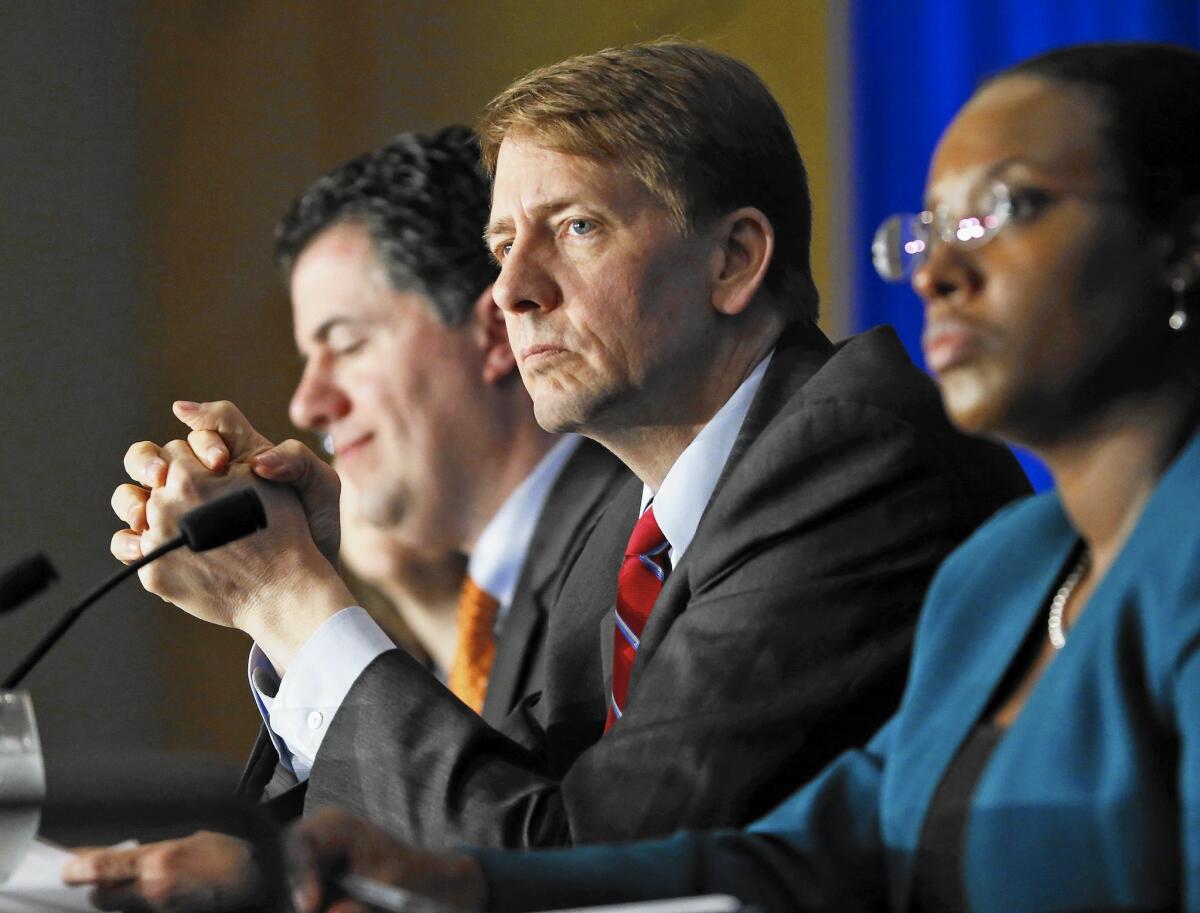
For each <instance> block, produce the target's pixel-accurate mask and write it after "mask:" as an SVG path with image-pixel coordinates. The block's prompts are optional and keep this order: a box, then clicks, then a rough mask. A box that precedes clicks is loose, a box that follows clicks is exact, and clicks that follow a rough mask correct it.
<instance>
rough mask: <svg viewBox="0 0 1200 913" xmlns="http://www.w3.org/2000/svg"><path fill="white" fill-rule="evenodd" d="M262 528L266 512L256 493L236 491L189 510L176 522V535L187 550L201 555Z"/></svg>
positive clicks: (244, 490)
mask: <svg viewBox="0 0 1200 913" xmlns="http://www.w3.org/2000/svg"><path fill="white" fill-rule="evenodd" d="M266 525H267V513H266V511H265V510H263V504H262V501H261V500H260V499H259V497H258V492H256V491H255V490H254V489H253V488H240V489H238V490H237V491H234V492H230V493H229V494H227V495H222V496H221V497H219V498H214V499H213V500H212V501H209V502H208V503H207V504H201V505H200V506H199V507H196V508H193V509H192V510H189V511H188V512H187V513H186V514H184V515H183V516H182V517H181V518H180V520H179V532H180V533H182V534H183V538H184V540H185V541H186V542H187V546H188V548H190V549H191V550H192V551H193V552H203V551H205V550H207V549H210V548H217V547H218V546H221V545H225V544H227V543H229V542H233V541H234V540H235V539H240V538H242V536H248V535H250V534H251V533H253V532H256V531H257V530H260V529H265V528H266Z"/></svg>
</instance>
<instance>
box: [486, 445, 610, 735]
mask: <svg viewBox="0 0 1200 913" xmlns="http://www.w3.org/2000/svg"><path fill="white" fill-rule="evenodd" d="M626 474H627V470H626V469H625V468H624V466H623V465H622V464H621V462H620V461H619V460H617V458H616V457H614V456H613V455H612V454H610V453H609V452H608V451H607V450H605V449H604V448H603V447H601V446H600V445H599V444H596V443H595V442H593V441H589V440H586V439H584V440H581V441H580V442H579V445H578V447H576V449H575V452H574V453H573V454H571V457H570V458H569V459H568V460H567V462H566V463H565V464H564V466H563V469H562V471H561V472H560V473H559V475H558V478H557V479H556V480H555V482H554V485H553V486H552V487H551V489H550V494H549V495H548V496H547V498H546V502H545V505H544V506H543V507H542V512H541V515H540V516H539V517H538V522H537V527H536V528H535V529H534V533H533V538H532V539H531V540H530V543H529V551H528V557H527V559H526V561H525V564H524V566H523V567H522V569H521V576H520V578H519V579H518V581H517V588H516V590H515V591H514V594H513V602H512V608H511V609H510V610H509V614H508V617H507V618H506V619H505V621H504V631H503V634H502V637H501V640H500V643H499V644H498V649H497V652H496V659H495V663H494V665H493V666H492V672H491V675H490V676H489V678H488V687H487V694H486V696H485V698H484V705H483V716H484V718H485V719H501V718H503V717H504V716H507V715H508V712H509V709H510V708H511V707H513V705H514V704H516V702H517V701H519V700H520V699H521V698H522V697H524V695H523V694H521V693H520V692H521V691H523V690H525V688H524V685H525V684H527V683H528V679H529V669H530V664H531V663H533V662H534V661H535V660H536V656H537V654H538V653H539V652H540V646H541V641H542V636H543V631H544V628H545V624H546V617H547V615H548V612H549V608H550V606H551V605H553V604H554V599H555V597H556V596H557V586H558V584H559V583H560V574H561V572H562V569H563V567H564V566H565V565H567V563H568V560H569V558H571V557H573V555H572V554H571V553H572V552H573V551H574V550H575V549H577V547H578V546H579V544H580V542H581V540H582V538H583V537H582V536H581V533H582V531H583V528H584V527H585V526H586V525H587V523H588V521H589V520H591V519H592V518H594V517H595V516H596V514H597V508H598V506H599V505H600V502H601V501H602V500H603V499H604V497H605V496H606V495H611V493H612V491H613V489H614V488H615V482H616V480H617V479H618V478H619V477H622V476H624V475H626Z"/></svg>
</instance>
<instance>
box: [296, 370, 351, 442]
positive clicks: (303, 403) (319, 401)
mask: <svg viewBox="0 0 1200 913" xmlns="http://www.w3.org/2000/svg"><path fill="white" fill-rule="evenodd" d="M349 411H350V398H349V397H348V396H346V394H345V393H344V392H343V391H342V389H341V388H340V387H339V386H338V385H337V384H335V383H334V382H333V379H332V378H331V377H330V376H329V370H328V368H327V367H326V366H324V365H322V364H321V363H320V362H319V361H318V360H317V359H316V358H310V359H309V361H308V364H307V365H305V367H304V373H303V374H302V375H300V383H298V384H297V385H296V392H295V393H293V394H292V401H291V403H290V404H289V405H288V416H289V417H290V418H291V420H292V424H293V425H295V426H296V427H297V428H304V429H305V430H308V431H324V430H325V429H326V428H328V427H329V426H330V425H331V424H332V423H333V422H335V421H337V420H338V419H340V418H342V417H344V416H345V415H346V414H347V413H348V412H349Z"/></svg>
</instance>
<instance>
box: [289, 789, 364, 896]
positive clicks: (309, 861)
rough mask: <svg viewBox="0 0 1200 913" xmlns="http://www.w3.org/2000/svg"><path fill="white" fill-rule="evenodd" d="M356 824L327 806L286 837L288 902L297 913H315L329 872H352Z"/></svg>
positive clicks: (340, 811) (304, 820)
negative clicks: (345, 869) (289, 885)
mask: <svg viewBox="0 0 1200 913" xmlns="http://www.w3.org/2000/svg"><path fill="white" fill-rule="evenodd" d="M358 824H359V822H358V819H357V818H355V817H354V816H353V815H351V814H349V813H348V812H344V811H342V810H341V809H336V808H328V807H327V808H322V809H319V810H318V811H317V812H315V813H314V814H313V815H311V816H310V817H308V818H305V819H303V820H302V821H300V823H298V824H297V825H296V826H295V827H293V828H292V829H291V831H290V833H289V834H288V835H287V840H286V843H285V844H284V850H285V853H286V856H287V862H288V873H289V878H290V881H291V884H292V902H293V903H294V905H295V907H296V910H297V911H299V913H317V911H318V910H320V909H321V907H322V898H323V895H324V890H323V888H324V884H323V883H324V880H325V878H326V876H327V875H328V874H329V873H330V872H332V871H335V870H339V869H342V868H348V869H350V870H351V871H353V868H354V867H353V860H352V859H351V858H350V857H351V856H352V851H353V847H354V844H355V839H356V834H355V831H356V830H357V828H358ZM347 861H349V862H350V865H347V864H346V863H347ZM347 913H349V911H347Z"/></svg>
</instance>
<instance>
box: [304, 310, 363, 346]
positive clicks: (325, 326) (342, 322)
mask: <svg viewBox="0 0 1200 913" xmlns="http://www.w3.org/2000/svg"><path fill="white" fill-rule="evenodd" d="M354 322H355V321H354V320H353V319H351V318H350V317H344V316H335V317H330V318H328V319H327V320H325V321H323V322H322V323H321V324H320V325H319V326H318V327H317V328H316V329H315V330H313V332H312V336H311V338H312V341H313V342H325V340H327V339H328V338H329V334H330V333H332V332H333V331H334V328H335V327H339V326H347V325H350V324H353V323H354Z"/></svg>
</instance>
